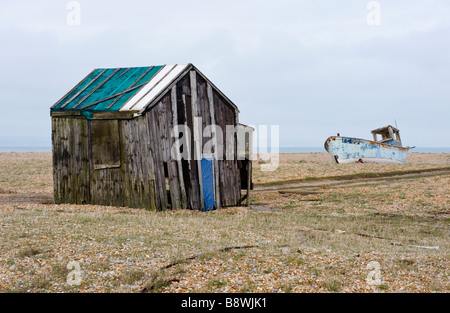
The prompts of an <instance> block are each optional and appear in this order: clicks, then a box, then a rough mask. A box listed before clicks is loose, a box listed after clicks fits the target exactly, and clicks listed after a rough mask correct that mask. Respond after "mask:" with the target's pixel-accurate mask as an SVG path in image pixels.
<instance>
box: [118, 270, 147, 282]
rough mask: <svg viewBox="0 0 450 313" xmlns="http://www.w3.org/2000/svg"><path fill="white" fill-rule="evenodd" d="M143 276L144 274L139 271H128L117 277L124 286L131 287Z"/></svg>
mask: <svg viewBox="0 0 450 313" xmlns="http://www.w3.org/2000/svg"><path fill="white" fill-rule="evenodd" d="M144 276H145V273H144V272H143V271H141V270H128V271H126V272H125V273H122V274H121V275H120V276H119V281H120V282H121V283H122V284H125V285H132V284H134V283H135V282H137V281H138V280H140V279H142V278H143V277H144Z"/></svg>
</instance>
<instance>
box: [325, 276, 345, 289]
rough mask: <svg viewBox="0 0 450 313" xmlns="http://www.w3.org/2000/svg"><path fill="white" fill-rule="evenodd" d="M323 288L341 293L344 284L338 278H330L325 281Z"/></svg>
mask: <svg viewBox="0 0 450 313" xmlns="http://www.w3.org/2000/svg"><path fill="white" fill-rule="evenodd" d="M323 287H324V288H325V289H326V290H328V291H331V292H339V291H340V290H341V288H342V283H341V281H340V280H339V279H337V278H329V279H327V280H326V281H325V283H324V285H323Z"/></svg>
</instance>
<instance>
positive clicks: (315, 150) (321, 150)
mask: <svg viewBox="0 0 450 313" xmlns="http://www.w3.org/2000/svg"><path fill="white" fill-rule="evenodd" d="M51 151H52V147H51V146H0V152H51ZM268 152H271V151H270V149H268ZM279 152H280V153H326V151H325V149H324V148H323V147H280V149H279ZM410 153H450V147H449V148H442V147H441V148H436V147H429V148H425V147H423V148H414V149H412V150H411V151H410Z"/></svg>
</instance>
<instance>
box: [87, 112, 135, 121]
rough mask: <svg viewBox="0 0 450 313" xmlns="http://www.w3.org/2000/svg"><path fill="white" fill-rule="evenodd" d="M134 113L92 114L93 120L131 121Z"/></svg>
mask: <svg viewBox="0 0 450 313" xmlns="http://www.w3.org/2000/svg"><path fill="white" fill-rule="evenodd" d="M134 113H137V112H136V111H132V112H130V111H127V112H98V113H93V114H92V119H93V120H131V119H132V118H134Z"/></svg>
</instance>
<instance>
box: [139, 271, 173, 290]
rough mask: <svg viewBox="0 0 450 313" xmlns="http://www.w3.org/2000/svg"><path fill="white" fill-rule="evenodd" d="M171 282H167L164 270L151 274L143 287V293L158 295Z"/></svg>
mask: <svg viewBox="0 0 450 313" xmlns="http://www.w3.org/2000/svg"><path fill="white" fill-rule="evenodd" d="M170 284H171V281H169V280H167V278H166V274H165V272H164V270H159V271H157V272H155V273H153V275H152V278H151V279H150V281H149V282H147V283H146V284H145V285H144V288H143V290H142V292H143V293H159V292H161V291H162V290H163V289H164V288H165V287H168V286H169V285H170Z"/></svg>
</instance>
